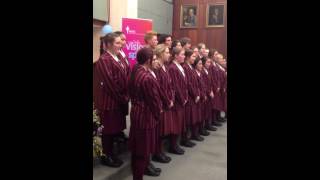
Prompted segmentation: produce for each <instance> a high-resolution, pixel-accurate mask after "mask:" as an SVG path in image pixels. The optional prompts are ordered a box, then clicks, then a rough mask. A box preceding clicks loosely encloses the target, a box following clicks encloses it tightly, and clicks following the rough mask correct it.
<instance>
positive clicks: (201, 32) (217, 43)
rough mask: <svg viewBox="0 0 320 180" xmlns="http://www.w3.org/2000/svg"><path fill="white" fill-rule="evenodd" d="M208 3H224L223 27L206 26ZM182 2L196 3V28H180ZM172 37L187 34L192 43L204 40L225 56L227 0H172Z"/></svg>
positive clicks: (208, 45)
mask: <svg viewBox="0 0 320 180" xmlns="http://www.w3.org/2000/svg"><path fill="white" fill-rule="evenodd" d="M209 3H224V4H225V6H226V8H225V12H224V13H225V16H224V17H225V19H224V27H214V28H213V27H210V28H207V27H206V8H207V5H208V4H209ZM183 4H197V5H198V12H197V14H198V17H197V18H198V20H197V22H198V26H197V28H186V29H181V28H180V8H181V5H183ZM172 35H173V38H181V37H184V36H187V37H189V38H191V41H192V44H193V45H196V44H198V43H199V42H204V43H205V44H206V45H207V47H209V48H216V49H218V51H220V52H221V53H222V54H224V56H225V57H226V56H227V0H174V3H173V25H172Z"/></svg>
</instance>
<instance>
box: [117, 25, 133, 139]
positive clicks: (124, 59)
mask: <svg viewBox="0 0 320 180" xmlns="http://www.w3.org/2000/svg"><path fill="white" fill-rule="evenodd" d="M114 33H115V34H118V35H119V36H120V38H121V48H120V50H119V55H118V57H119V59H120V60H121V61H122V63H123V64H124V65H125V71H126V75H127V79H128V80H129V78H130V73H131V69H130V64H129V61H128V58H127V55H126V54H125V53H124V51H123V48H125V46H126V40H127V38H126V35H125V34H124V33H123V32H121V31H116V32H114ZM127 82H128V81H127ZM122 109H124V110H125V114H126V116H127V115H128V114H129V103H127V104H124V107H123V108H122ZM119 138H120V140H121V141H127V140H128V137H127V136H126V135H125V134H124V132H123V131H122V132H121V133H120V134H119Z"/></svg>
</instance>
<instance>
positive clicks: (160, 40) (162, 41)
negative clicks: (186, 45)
mask: <svg viewBox="0 0 320 180" xmlns="http://www.w3.org/2000/svg"><path fill="white" fill-rule="evenodd" d="M168 37H171V35H169V34H161V35H160V36H159V43H158V44H164V43H165V42H166V39H167V38H168Z"/></svg>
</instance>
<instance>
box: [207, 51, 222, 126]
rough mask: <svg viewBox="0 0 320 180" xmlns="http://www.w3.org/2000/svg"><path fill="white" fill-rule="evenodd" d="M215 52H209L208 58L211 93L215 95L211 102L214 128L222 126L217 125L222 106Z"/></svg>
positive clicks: (219, 77) (219, 75)
mask: <svg viewBox="0 0 320 180" xmlns="http://www.w3.org/2000/svg"><path fill="white" fill-rule="evenodd" d="M215 53H216V50H214V49H212V50H211V51H210V52H209V58H210V59H211V67H210V69H209V70H210V71H209V72H210V74H211V76H212V87H213V90H214V91H213V93H214V94H215V97H214V98H213V101H212V125H214V126H222V124H221V123H219V120H220V119H219V117H220V111H222V105H221V92H220V91H221V73H220V70H219V67H218V65H217V64H216V62H215V60H214V59H215V56H216V55H217V54H216V55H215Z"/></svg>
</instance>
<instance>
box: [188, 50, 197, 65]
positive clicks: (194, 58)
mask: <svg viewBox="0 0 320 180" xmlns="http://www.w3.org/2000/svg"><path fill="white" fill-rule="evenodd" d="M196 58H197V56H196V54H195V53H193V54H192V55H191V56H190V59H189V62H190V64H193V63H194V60H196Z"/></svg>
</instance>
